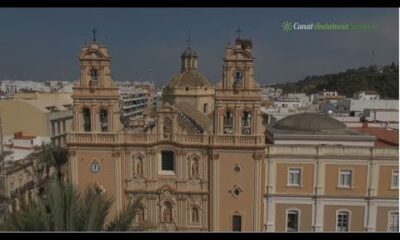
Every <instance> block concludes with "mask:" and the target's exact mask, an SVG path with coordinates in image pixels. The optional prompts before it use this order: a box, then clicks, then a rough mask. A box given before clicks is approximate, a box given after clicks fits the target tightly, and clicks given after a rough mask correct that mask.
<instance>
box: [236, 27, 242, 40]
mask: <svg viewBox="0 0 400 240" xmlns="http://www.w3.org/2000/svg"><path fill="white" fill-rule="evenodd" d="M236 32H237V34H238V37H237V38H238V39H240V33H241V32H242V30H241V29H240V27H238V29H237V30H236Z"/></svg>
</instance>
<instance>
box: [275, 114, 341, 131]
mask: <svg viewBox="0 0 400 240" xmlns="http://www.w3.org/2000/svg"><path fill="white" fill-rule="evenodd" d="M274 128H277V129H282V130H294V131H308V132H310V131H312V132H318V131H323V130H339V129H346V125H345V124H344V123H342V122H340V121H338V120H336V119H334V118H332V117H330V116H328V115H325V114H319V113H299V114H294V115H290V116H287V117H285V118H283V119H281V120H279V121H278V122H277V123H276V124H275V126H274Z"/></svg>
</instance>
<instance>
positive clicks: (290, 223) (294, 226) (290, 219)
mask: <svg viewBox="0 0 400 240" xmlns="http://www.w3.org/2000/svg"><path fill="white" fill-rule="evenodd" d="M298 231H299V212H298V211H296V210H290V211H288V213H287V232H298Z"/></svg>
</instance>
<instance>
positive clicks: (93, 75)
mask: <svg viewBox="0 0 400 240" xmlns="http://www.w3.org/2000/svg"><path fill="white" fill-rule="evenodd" d="M90 77H91V78H92V80H93V81H97V79H98V72H97V69H94V68H93V69H92V70H90Z"/></svg>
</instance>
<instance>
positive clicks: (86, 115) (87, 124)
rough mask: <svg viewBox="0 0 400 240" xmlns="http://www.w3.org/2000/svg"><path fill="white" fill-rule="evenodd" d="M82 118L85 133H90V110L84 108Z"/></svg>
mask: <svg viewBox="0 0 400 240" xmlns="http://www.w3.org/2000/svg"><path fill="white" fill-rule="evenodd" d="M82 116H83V130H84V131H85V132H90V131H91V130H92V127H91V122H90V109H89V108H84V109H83V110H82Z"/></svg>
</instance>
